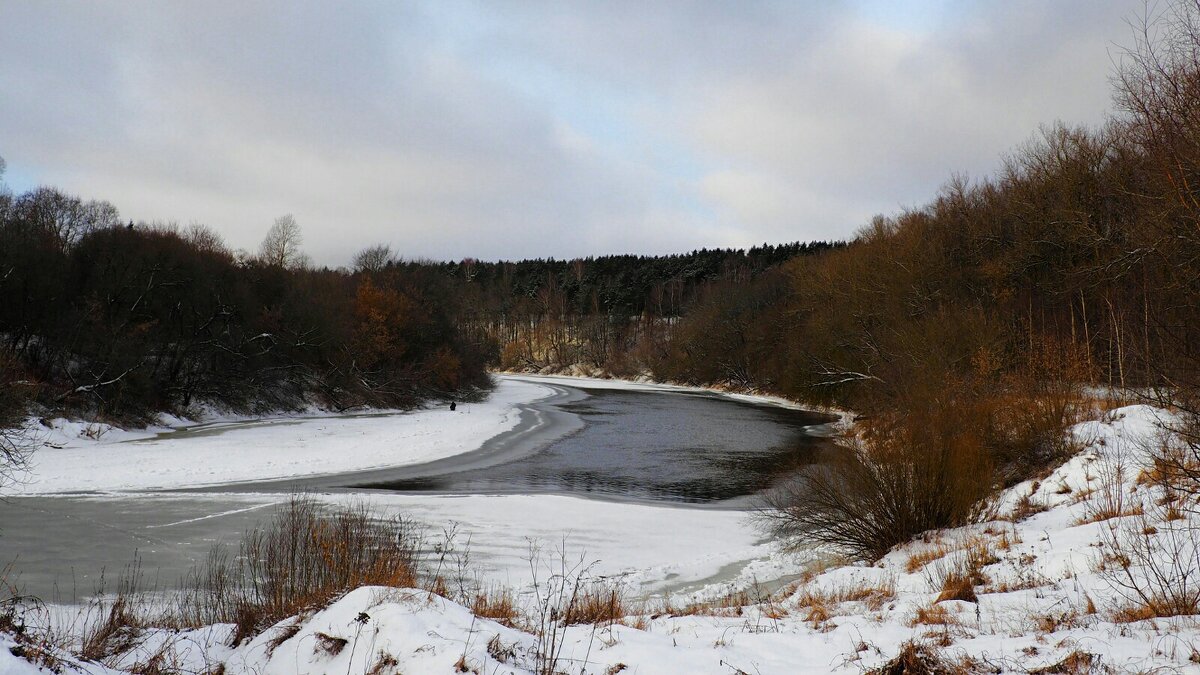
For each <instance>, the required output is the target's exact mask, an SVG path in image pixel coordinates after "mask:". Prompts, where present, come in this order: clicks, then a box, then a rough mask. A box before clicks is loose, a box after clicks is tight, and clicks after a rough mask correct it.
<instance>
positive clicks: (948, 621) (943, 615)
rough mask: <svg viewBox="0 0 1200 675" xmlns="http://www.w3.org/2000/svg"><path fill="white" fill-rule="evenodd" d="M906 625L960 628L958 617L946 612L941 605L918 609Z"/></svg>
mask: <svg viewBox="0 0 1200 675" xmlns="http://www.w3.org/2000/svg"><path fill="white" fill-rule="evenodd" d="M908 625H909V626H912V627H916V626H922V625H923V626H955V627H957V626H960V625H961V623H960V622H959V620H958V617H957V616H955V615H954V613H953V612H951V611H949V610H947V609H946V608H945V606H943V605H938V604H934V605H930V606H929V607H918V608H917V611H916V612H914V613H913V616H912V617H911V618H910V619H909V620H908Z"/></svg>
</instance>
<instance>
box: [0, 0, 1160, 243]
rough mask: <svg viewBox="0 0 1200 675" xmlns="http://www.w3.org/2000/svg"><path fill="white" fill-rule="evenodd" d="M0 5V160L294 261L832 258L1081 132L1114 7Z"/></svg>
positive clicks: (1097, 110)
mask: <svg viewBox="0 0 1200 675" xmlns="http://www.w3.org/2000/svg"><path fill="white" fill-rule="evenodd" d="M342 5H343V3H332V2H324V1H322V2H309V3H305V2H292V1H288V2H240V1H237V2H235V1H226V2H187V3H185V2H164V1H161V0H155V1H148V2H133V1H120V2H116V1H114V2H94V1H79V2H65V1H63V2H58V1H53V0H3V2H0V156H2V157H4V158H5V159H6V160H7V162H8V173H7V175H6V182H7V183H8V184H9V186H10V187H11V188H12V189H13V190H16V191H20V190H24V189H28V188H30V187H32V186H36V185H41V184H47V185H54V186H57V187H60V188H63V189H65V190H67V191H70V192H72V193H76V194H79V195H80V196H84V197H89V198H102V199H107V200H109V201H111V202H113V203H114V204H115V205H116V206H117V207H118V208H119V209H120V210H121V214H122V216H123V217H124V218H128V219H133V220H163V221H176V222H178V223H180V224H188V223H191V222H201V223H206V224H208V225H211V226H212V227H214V228H216V229H217V230H218V231H220V232H221V233H222V234H223V235H224V236H225V237H226V239H227V241H228V242H229V243H230V244H231V245H232V246H234V247H241V248H246V249H254V248H256V247H257V244H258V242H259V241H260V240H261V239H262V236H263V234H264V233H265V232H266V230H267V228H268V227H269V226H270V224H271V222H272V221H273V220H274V218H275V217H277V216H279V215H282V214H285V213H292V214H294V215H295V217H296V220H297V222H298V223H299V224H300V225H301V227H302V228H303V231H304V236H305V249H306V250H307V251H308V252H309V253H310V255H311V256H312V257H313V258H314V259H315V260H316V261H317V262H318V263H322V264H328V265H333V266H336V265H340V264H345V263H346V262H348V260H349V259H350V256H351V255H352V254H353V253H354V252H355V251H356V250H358V249H360V248H362V247H363V246H365V245H367V244H371V243H376V242H385V243H390V244H391V245H392V246H393V248H394V249H396V250H397V251H399V252H400V253H401V254H403V255H405V256H407V257H432V258H438V259H454V260H457V259H461V258H463V257H477V258H484V259H496V258H520V257H544V256H555V257H560V258H562V257H575V256H583V255H589V254H604V253H620V252H638V253H664V252H680V251H686V250H691V249H693V248H700V247H704V246H707V247H714V246H749V245H753V244H755V243H761V242H764V241H769V242H781V241H792V240H798V239H799V240H811V239H830V238H847V237H849V236H851V235H852V234H853V232H854V231H855V230H856V229H858V228H859V227H861V226H862V225H863V224H864V223H866V222H867V221H868V220H869V219H870V217H871V216H872V215H874V214H876V213H894V212H896V211H898V210H899V209H901V208H903V207H906V206H919V205H921V204H923V203H924V202H926V201H927V200H928V199H929V198H931V197H932V196H933V195H934V194H935V193H936V191H937V189H938V187H939V186H940V185H941V184H942V183H943V182H945V180H946V179H947V178H948V177H949V176H950V175H951V174H952V173H954V172H959V173H966V174H968V175H970V176H985V175H988V174H990V173H992V172H993V171H994V170H995V169H996V168H997V167H998V166H999V163H1000V157H1001V155H1002V154H1003V153H1004V152H1006V151H1008V150H1011V149H1012V148H1013V147H1014V146H1015V145H1017V144H1019V143H1021V142H1022V141H1023V140H1025V139H1027V138H1028V137H1029V136H1030V135H1031V134H1032V132H1033V131H1035V130H1036V129H1037V126H1038V125H1039V124H1041V123H1048V122H1053V121H1054V120H1057V119H1061V120H1064V121H1067V122H1072V123H1083V124H1093V125H1094V124H1098V123H1100V122H1101V121H1102V120H1103V119H1104V116H1105V114H1106V112H1107V111H1109V110H1110V109H1111V101H1110V90H1109V83H1108V76H1109V74H1110V72H1111V70H1112V63H1113V59H1114V58H1115V55H1116V53H1117V51H1118V49H1117V45H1122V44H1128V43H1129V36H1130V28H1129V26H1128V23H1127V20H1129V19H1136V18H1137V17H1138V15H1139V14H1140V12H1141V11H1142V8H1143V3H1142V2H1141V0H1124V1H1120V2H1117V1H1109V0H1054V1H1051V0H996V1H995V2H967V1H964V0H957V1H950V0H945V1H939V0H919V1H914V2H907V3H905V2H892V1H890V0H863V1H847V2H833V1H814V2H809V3H803V2H740V1H739V2H734V1H729V2H687V1H684V0H678V1H674V2H673V1H661V0H660V1H655V2H644V1H641V0H637V1H630V2H619V1H611V0H596V1H595V2H555V1H550V0H547V1H546V2H516V1H512V2H507V1H491V2H483V1H480V2H470V1H463V2H458V1H456V0H430V1H429V2H415V1H406V2H400V1H387V2H359V3H345V5H346V6H342Z"/></svg>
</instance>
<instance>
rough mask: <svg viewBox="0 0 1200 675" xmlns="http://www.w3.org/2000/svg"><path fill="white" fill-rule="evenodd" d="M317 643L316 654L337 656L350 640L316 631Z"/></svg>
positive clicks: (314, 649)
mask: <svg viewBox="0 0 1200 675" xmlns="http://www.w3.org/2000/svg"><path fill="white" fill-rule="evenodd" d="M315 637H316V645H315V646H314V647H313V653H314V654H325V655H327V656H337V655H338V654H341V653H342V650H343V649H345V648H346V645H348V644H350V641H349V640H347V639H346V638H342V637H337V636H334V635H330V634H328V633H316V635H315Z"/></svg>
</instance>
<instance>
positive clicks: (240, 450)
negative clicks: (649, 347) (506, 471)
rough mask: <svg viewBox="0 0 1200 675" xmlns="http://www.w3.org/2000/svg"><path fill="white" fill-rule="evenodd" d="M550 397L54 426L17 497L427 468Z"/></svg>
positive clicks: (523, 393) (509, 395) (501, 393)
mask: <svg viewBox="0 0 1200 675" xmlns="http://www.w3.org/2000/svg"><path fill="white" fill-rule="evenodd" d="M552 393H553V390H551V389H550V388H548V387H546V386H543V385H539V384H536V383H533V382H529V381H523V380H516V379H509V378H501V379H500V380H499V382H498V384H497V386H496V389H495V391H494V392H493V393H492V394H491V396H489V397H488V399H487V400H486V401H484V402H481V403H463V404H461V405H459V406H458V409H457V410H456V411H455V412H451V411H450V410H449V408H448V407H446V406H438V407H436V408H425V409H419V410H412V411H406V412H394V413H378V414H370V415H356V416H349V415H325V414H316V413H314V414H308V415H291V416H284V417H275V418H268V419H256V420H246V419H238V418H222V419H218V420H214V421H208V422H206V423H204V424H202V425H195V424H192V423H189V422H187V421H185V420H178V419H172V420H166V422H167V424H166V425H165V426H164V427H161V428H151V429H145V430H137V431H126V430H121V429H114V428H111V427H108V426H104V425H94V424H87V423H83V422H74V421H68V420H63V419H56V420H51V424H52V428H50V429H47V430H42V431H40V432H39V433H40V434H41V436H42V440H43V442H44V445H43V447H40V448H39V449H38V451H37V452H36V453H34V455H33V460H32V463H31V466H30V469H29V471H28V473H27V475H26V476H24V480H23V481H22V482H21V483H20V484H18V485H17V486H16V489H15V494H17V495H32V494H55V493H66V492H110V491H118V490H119V491H132V490H166V489H179V488H194V487H202V486H211V485H219V484H223V483H234V482H243V481H260V480H271V479H281V478H297V477H303V476H316V475H323V474H334V473H342V472H349V471H362V470H368V469H377V468H384V467H392V466H401V465H405V464H417V463H421V462H428V461H432V460H436V459H442V458H444V457H450V456H453V455H458V454H462V453H464V452H470V451H471V450H475V449H477V448H478V447H479V446H480V445H482V444H483V443H484V441H486V440H487V439H489V438H492V437H494V436H496V435H497V434H500V433H503V432H505V431H508V430H509V429H512V428H513V427H515V426H516V425H517V423H518V421H519V419H520V410H519V409H518V408H517V406H518V405H519V404H527V403H531V402H533V401H536V400H538V399H541V398H544V397H546V396H549V395H551V394H552Z"/></svg>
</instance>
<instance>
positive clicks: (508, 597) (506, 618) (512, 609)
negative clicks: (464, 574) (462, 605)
mask: <svg viewBox="0 0 1200 675" xmlns="http://www.w3.org/2000/svg"><path fill="white" fill-rule="evenodd" d="M470 606H471V613H472V614H474V615H475V616H478V617H483V618H486V619H491V620H493V621H496V622H498V623H500V624H503V625H505V626H508V627H509V628H512V627H514V626H516V625H517V624H518V623H519V622H520V619H521V612H520V610H519V609H518V607H517V599H516V596H515V595H513V591H512V589H511V588H507V587H499V586H491V587H487V588H480V589H478V590H476V591H475V592H474V593H473V597H472V599H471V603H470Z"/></svg>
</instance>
